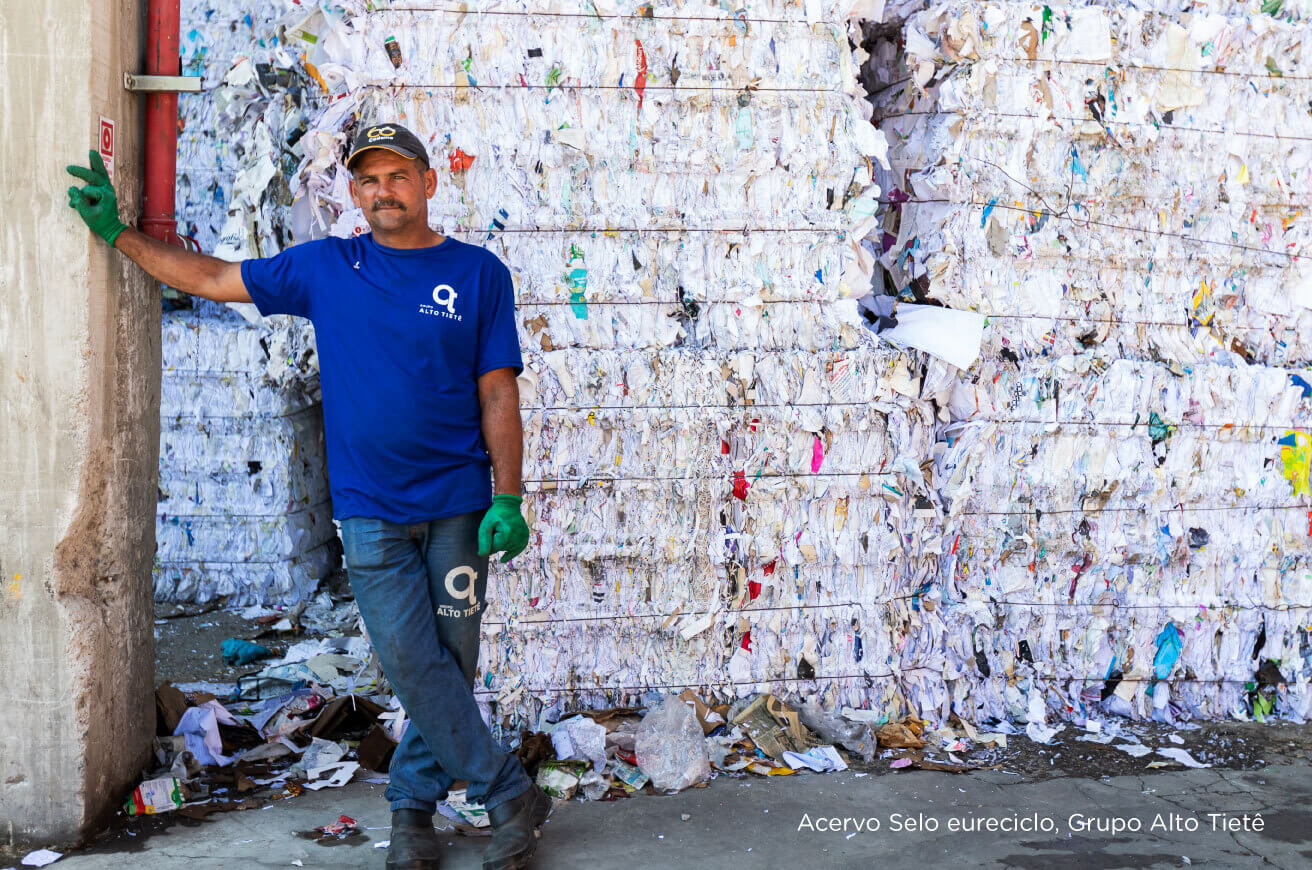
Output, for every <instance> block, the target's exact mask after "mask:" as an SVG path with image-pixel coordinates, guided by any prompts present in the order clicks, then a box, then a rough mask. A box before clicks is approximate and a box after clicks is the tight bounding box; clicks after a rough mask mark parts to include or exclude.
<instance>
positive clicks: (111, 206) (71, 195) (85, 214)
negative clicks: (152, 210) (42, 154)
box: [65, 151, 127, 247]
mask: <svg viewBox="0 0 1312 870" xmlns="http://www.w3.org/2000/svg"><path fill="white" fill-rule="evenodd" d="M65 168H67V169H68V172H69V174H70V175H72V176H73V177H75V178H80V179H82V180H83V181H85V182H86V183H87V186H86V187H83V188H78V187H70V188H69V189H68V204H69V205H70V206H72V207H73V208H75V209H77V213H78V214H80V215H81V216H82V220H83V221H85V222H86V225H87V226H88V227H90V228H91V231H92V232H94V233H95V234H96V235H98V236H100V237H101V238H102V239H104V240H105V241H107V242H109V244H110V246H111V247H112V246H113V244H114V240H115V239H117V238H118V234H119V233H121V232H123V231H124V230H126V229H127V225H126V224H125V223H123V222H122V221H121V220H119V219H118V197H116V196H114V185H113V184H111V183H110V180H109V172H108V171H106V169H105V161H103V160H101V159H100V154H99V153H98V152H96V151H92V152H91V168H90V169H83V168H82V167H81V166H68V167H65Z"/></svg>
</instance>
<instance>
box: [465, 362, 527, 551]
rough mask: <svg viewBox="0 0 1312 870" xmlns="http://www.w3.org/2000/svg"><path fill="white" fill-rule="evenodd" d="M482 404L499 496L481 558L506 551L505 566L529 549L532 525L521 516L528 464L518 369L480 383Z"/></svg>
mask: <svg viewBox="0 0 1312 870" xmlns="http://www.w3.org/2000/svg"><path fill="white" fill-rule="evenodd" d="M478 402H479V404H480V405H481V406H482V409H483V411H482V413H483V440H484V441H485V442H486V443H487V452H488V455H489V456H491V457H492V477H493V480H494V483H495V486H496V495H494V496H493V497H492V506H491V507H490V508H488V509H487V513H485V514H484V515H483V520H482V522H480V523H479V525H478V554H479V555H480V556H490V555H492V554H493V553H495V552H497V551H498V550H505V551H506V553H505V555H504V556H502V557H501V561H502V562H509V561H510V560H511V559H513V558H515V557H516V556H518V555H519V554H520V553H522V552H524V548H525V547H527V546H528V538H529V531H528V523H526V522H525V521H524V515H523V514H522V513H520V506H521V505H522V504H523V502H524V499H523V498H521V497H520V494H519V488H520V485H521V483H522V481H521V480H520V474H521V473H522V472H521V470H520V466H521V464H522V463H523V461H524V429H523V426H522V425H521V424H520V422H519V384H518V383H516V382H515V370H514V369H508V368H506V369H493V370H492V371H490V372H488V373H487V374H485V375H483V376H482V377H480V378H479V379H478Z"/></svg>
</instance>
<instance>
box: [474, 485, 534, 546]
mask: <svg viewBox="0 0 1312 870" xmlns="http://www.w3.org/2000/svg"><path fill="white" fill-rule="evenodd" d="M523 503H524V500H523V499H522V498H520V497H519V496H517V495H497V496H493V497H492V507H490V508H488V509H487V513H486V514H484V515H483V522H482V523H480V524H479V526H478V555H480V556H491V555H492V554H493V553H496V552H499V551H501V550H505V551H506V554H505V555H504V556H502V557H501V561H502V562H509V561H510V560H511V559H513V558H515V557H516V556H518V555H519V554H520V553H522V552H524V548H525V547H527V546H528V523H527V522H525V521H524V515H523V514H521V513H520V511H519V507H520V505H521V504H523Z"/></svg>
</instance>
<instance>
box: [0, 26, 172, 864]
mask: <svg viewBox="0 0 1312 870" xmlns="http://www.w3.org/2000/svg"><path fill="white" fill-rule="evenodd" d="M143 27H144V9H143V4H142V3H141V2H139V0H126V2H122V0H120V2H110V0H90V2H82V3H73V2H68V0H28V2H22V3H9V2H6V3H4V4H0V142H3V147H2V148H0V153H3V159H2V160H0V213H2V214H3V218H0V847H4V846H11V845H23V844H28V843H36V844H40V845H46V844H68V843H71V842H73V841H76V840H79V839H81V838H83V837H85V836H87V835H89V834H93V833H95V832H96V831H97V830H98V829H99V828H100V826H101V825H102V824H103V823H104V821H105V820H106V817H107V816H108V815H109V814H110V813H112V811H113V809H114V808H115V807H116V806H117V805H118V804H119V803H120V801H121V800H122V799H123V797H124V796H125V793H126V790H127V789H128V788H129V787H130V786H131V785H132V784H133V781H134V780H135V778H136V777H137V776H138V775H139V774H140V772H141V770H142V768H143V766H144V765H145V764H146V762H147V756H148V754H149V747H150V739H151V734H152V733H153V730H154V727H153V726H154V713H153V704H152V701H151V689H152V683H153V680H154V637H153V633H152V624H153V619H152V609H151V591H150V590H151V586H150V566H151V559H152V555H153V553H154V503H155V493H156V488H155V487H156V463H157V456H158V450H159V416H158V408H159V365H160V363H159V354H160V349H159V296H158V293H157V292H156V290H155V289H154V286H153V285H152V284H151V283H150V282H149V280H148V279H147V278H146V276H145V275H144V274H143V273H141V272H140V271H139V270H137V269H136V268H135V267H134V266H132V265H131V264H130V263H129V262H128V261H127V260H125V259H123V258H122V256H121V255H119V254H117V253H116V252H114V251H113V250H112V249H110V248H109V247H108V246H107V245H105V244H104V243H103V242H102V241H100V240H99V239H98V238H95V237H93V236H92V235H91V233H90V232H88V231H87V230H86V228H85V227H84V226H83V224H82V222H81V221H80V220H79V219H78V217H77V215H76V214H75V213H74V212H73V211H72V210H71V209H69V208H68V206H67V205H66V203H67V201H68V197H67V194H66V192H65V191H66V190H67V188H68V186H69V185H70V184H73V183H74V180H73V179H72V178H71V177H70V176H68V175H67V174H66V173H65V172H64V165H65V164H67V163H83V164H85V162H86V158H87V150H88V149H89V148H91V147H93V146H94V145H95V144H96V143H97V141H98V131H99V119H100V117H101V116H102V115H103V116H104V117H106V118H110V119H112V120H113V121H114V125H115V135H116V141H115V167H114V182H115V187H116V188H117V190H118V195H119V200H120V203H121V204H122V206H123V207H122V214H123V219H124V220H125V221H128V222H132V221H134V220H135V217H136V214H137V203H138V195H139V191H140V188H141V179H140V165H141V155H140V151H139V142H140V141H141V130H140V123H141V122H140V112H141V106H140V98H139V97H136V96H133V95H131V94H128V93H127V92H125V91H124V90H123V72H124V71H125V70H126V71H136V70H138V69H139V64H140V54H141V39H142V30H143Z"/></svg>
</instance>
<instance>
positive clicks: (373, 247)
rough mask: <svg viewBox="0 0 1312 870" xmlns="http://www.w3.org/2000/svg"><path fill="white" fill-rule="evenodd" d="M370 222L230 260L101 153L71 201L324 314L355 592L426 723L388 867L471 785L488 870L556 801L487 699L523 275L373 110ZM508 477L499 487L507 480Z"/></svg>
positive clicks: (508, 539) (433, 857)
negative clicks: (443, 224)
mask: <svg viewBox="0 0 1312 870" xmlns="http://www.w3.org/2000/svg"><path fill="white" fill-rule="evenodd" d="M346 165H347V168H348V169H349V170H350V171H351V174H352V180H351V183H350V190H351V197H352V199H353V200H354V202H355V204H356V205H357V206H359V207H360V208H361V209H362V210H363V211H364V216H365V219H366V220H367V221H368V223H369V227H370V229H371V230H372V232H370V233H366V234H363V235H361V236H358V237H355V238H351V239H338V238H327V239H321V240H318V241H311V242H306V243H304V244H300V245H296V246H295V247H292V248H289V249H287V250H285V251H283V252H282V253H280V254H278V255H277V256H274V257H268V258H265V259H255V260H246V261H245V262H242V263H228V262H225V261H223V260H218V259H215V258H213V257H207V256H204V255H202V254H197V253H191V252H188V251H184V250H182V249H181V248H175V247H171V246H169V245H166V244H164V243H162V242H159V241H157V240H155V239H153V238H150V237H149V236H146V235H144V234H142V233H140V232H138V231H136V230H134V229H131V228H129V227H125V226H124V225H123V224H122V223H121V222H120V221H119V219H118V203H117V200H116V199H115V196H114V189H113V187H112V186H111V184H110V181H109V178H108V176H107V175H106V173H105V167H104V164H103V163H102V162H101V160H100V156H99V155H98V154H97V153H96V152H94V151H93V152H91V168H90V169H84V168H82V167H78V166H70V167H69V168H68V171H69V172H70V173H72V174H73V175H74V176H76V177H77V178H79V179H81V180H83V181H85V182H86V183H87V184H86V186H85V187H81V188H78V187H71V188H69V191H68V196H69V205H71V206H72V207H73V208H75V209H76V210H77V212H78V214H80V215H81V216H82V219H83V220H84V221H86V223H87V225H88V226H89V227H90V228H91V229H92V230H94V231H95V232H96V233H98V234H99V235H100V236H101V237H102V238H104V239H105V241H106V242H108V243H109V244H110V245H112V246H114V247H116V248H118V249H119V250H120V251H122V252H123V253H124V254H126V255H127V256H128V257H129V258H131V259H132V260H133V261H134V262H135V263H137V264H138V265H139V266H141V267H142V268H143V269H145V270H146V271H147V272H149V273H150V274H151V275H153V276H154V277H156V278H157V279H159V280H160V281H163V282H164V283H166V284H168V285H169V286H171V287H176V288H177V289H179V290H183V291H185V292H187V293H191V294H193V295H195V296H201V297H204V298H206V299H213V300H215V301H217V302H252V301H253V302H254V303H255V304H256V306H257V307H258V308H259V309H260V311H261V312H262V313H264V314H266V315H267V314H294V315H298V316H301V317H308V318H310V320H312V321H313V322H314V327H315V335H316V338H317V343H318V350H319V366H320V380H321V383H322V389H323V410H324V430H325V435H326V441H327V453H328V469H329V474H330V481H331V486H332V497H333V509H334V510H333V512H334V515H335V516H336V517H337V518H338V519H339V520H341V523H342V543H343V547H344V550H345V553H346V565H347V569H348V571H349V573H350V579H351V586H352V587H353V589H354V591H355V596H356V601H358V602H359V605H360V613H361V615H362V616H363V617H364V621H365V625H366V626H367V627H368V629H369V636H370V638H371V639H372V640H373V643H374V646H375V648H376V649H377V650H378V656H379V659H380V660H381V662H382V665H383V670H384V672H385V673H386V674H387V677H388V679H389V680H390V682H391V684H392V686H393V688H394V689H395V690H396V693H397V696H398V697H399V698H400V699H401V703H402V704H404V705H405V709H406V712H407V713H408V714H409V716H410V727H409V728H408V729H407V730H406V733H405V737H404V738H403V739H402V741H401V744H400V746H398V747H397V749H396V753H395V755H394V756H393V758H392V765H391V784H390V785H389V786H388V788H387V798H388V800H389V801H391V809H392V841H391V846H390V848H389V850H388V857H387V866H388V867H389V868H395V870H432V868H436V867H437V866H438V857H439V856H438V846H439V841H438V838H437V835H436V832H435V831H434V830H433V812H434V811H435V809H436V803H437V801H439V800H442V799H444V798H445V797H446V793H447V789H448V788H449V787H450V786H451V784H452V782H453V781H454V780H458V779H462V780H467V781H468V783H469V787H468V792H467V796H468V799H469V800H471V801H475V802H481V803H483V804H484V805H485V806H486V808H487V811H488V817H489V819H490V821H491V824H492V829H493V833H492V843H491V846H490V847H489V849H488V851H487V852H486V853H485V855H484V863H483V866H484V868H486V870H501V868H518V867H523V866H525V865H526V864H527V863H528V860H529V859H530V858H531V857H532V855H533V851H534V849H535V848H536V836H537V831H536V829H537V828H538V827H540V826H541V824H542V822H543V821H544V820H545V819H546V815H547V812H548V811H549V809H550V807H551V801H550V799H549V798H548V797H547V796H546V795H545V794H544V793H543V792H542V791H541V789H539V788H538V787H537V786H536V785H534V784H532V783H531V782H530V780H529V779H528V776H527V775H526V774H525V772H524V769H523V766H522V765H521V764H520V762H519V760H518V759H517V758H516V757H515V756H514V755H511V754H510V753H508V752H506V751H505V749H503V748H502V747H501V746H500V745H499V744H498V743H497V742H496V741H495V740H494V739H493V737H492V734H491V732H490V731H489V730H488V728H487V726H486V725H485V724H484V723H483V719H482V716H481V715H480V713H479V709H478V704H477V703H476V702H475V700H474V695H473V680H474V671H475V668H476V666H477V662H478V647H479V627H480V621H481V618H482V612H483V604H484V600H485V599H484V594H485V591H486V589H487V568H488V557H489V556H490V555H491V554H492V553H493V552H498V551H502V550H504V551H505V555H504V556H503V557H502V561H509V560H510V559H511V558H513V557H514V556H516V555H517V554H518V553H520V552H521V551H522V550H523V549H524V547H525V546H527V544H528V538H529V530H528V525H527V524H526V523H525V521H524V518H523V516H522V515H521V512H520V504H521V499H520V496H519V492H520V473H521V468H520V466H521V454H522V449H523V444H522V439H523V432H522V430H521V427H520V419H519V390H518V386H517V385H516V382H515V376H516V374H518V373H519V372H520V371H521V370H522V368H523V366H522V362H521V358H520V353H519V342H518V337H517V334H516V331H515V322H514V291H513V289H512V285H511V279H510V272H509V270H508V269H507V268H506V267H505V265H503V264H502V263H501V261H500V260H498V259H497V258H496V257H495V256H494V255H493V254H491V253H489V252H488V251H486V250H484V249H482V248H479V247H476V246H473V245H468V244H464V243H462V242H459V241H456V240H455V239H452V238H447V237H444V236H442V235H440V234H438V233H435V232H433V230H431V229H430V228H429V226H428V199H429V197H431V196H432V195H433V192H434V191H435V190H436V187H437V173H436V172H435V171H434V170H433V169H432V168H431V167H430V166H429V163H428V154H427V152H426V150H425V148H424V146H423V144H422V143H421V142H420V141H419V140H418V139H417V138H416V137H415V136H414V134H412V133H411V132H410V131H408V130H406V129H405V128H403V127H401V126H400V125H399V124H375V125H373V126H371V127H368V128H366V129H365V130H363V131H362V132H361V133H360V134H359V135H358V136H357V137H356V139H355V141H354V143H353V144H352V147H351V151H350V155H349V156H348V158H347V161H346ZM489 470H490V471H491V478H492V480H493V481H495V491H496V494H495V496H493V495H492V492H491V490H492V487H491V485H490V481H489Z"/></svg>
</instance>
